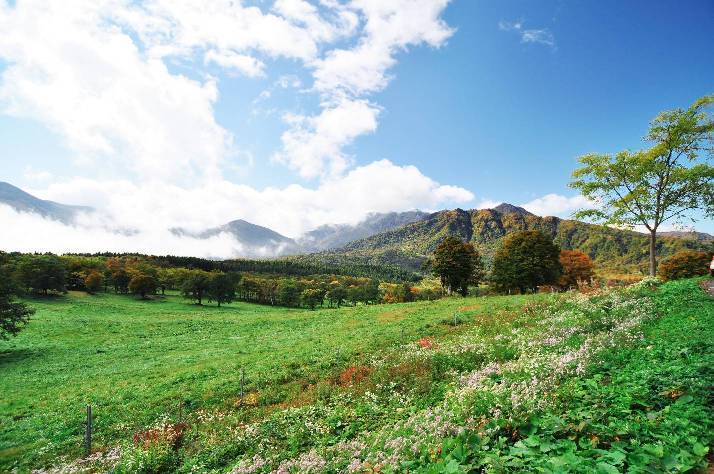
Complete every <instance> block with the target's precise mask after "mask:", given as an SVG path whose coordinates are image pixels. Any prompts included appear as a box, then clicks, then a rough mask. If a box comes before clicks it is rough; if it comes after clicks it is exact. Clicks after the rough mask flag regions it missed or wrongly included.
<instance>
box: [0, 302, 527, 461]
mask: <svg viewBox="0 0 714 474" xmlns="http://www.w3.org/2000/svg"><path fill="white" fill-rule="evenodd" d="M524 299H526V297H524V298H490V299H487V300H482V299H479V300H478V301H475V300H470V301H463V300H460V299H449V300H442V301H438V302H420V303H414V304H409V305H381V306H359V307H356V308H341V309H323V310H318V311H303V310H291V309H285V308H275V307H267V306H258V305H251V304H245V303H236V304H231V305H227V306H224V307H222V308H216V307H212V306H206V307H197V306H194V305H190V304H188V303H187V302H185V301H184V300H181V299H180V298H178V297H176V296H169V297H167V298H165V299H159V300H155V301H141V300H136V299H134V298H132V297H128V296H116V295H111V294H100V295H95V296H89V295H85V294H83V293H70V294H69V295H67V296H65V297H57V298H54V299H48V300H43V299H35V300H30V301H28V303H29V304H30V305H31V306H33V307H35V308H36V309H37V314H36V315H35V316H34V318H33V319H32V321H31V322H30V325H29V326H28V327H27V329H26V330H25V331H23V332H22V333H21V334H20V335H19V336H18V337H17V338H14V339H12V340H10V341H7V342H2V341H0V385H1V387H0V389H1V391H2V397H0V471H6V470H9V469H11V468H13V467H17V468H19V469H20V471H24V470H27V469H28V468H29V467H37V466H42V465H47V464H54V463H56V462H57V456H59V455H60V454H61V455H66V456H67V457H68V458H69V459H72V458H74V457H77V456H79V455H81V453H82V450H81V446H82V434H83V429H84V428H83V420H84V418H83V417H84V409H85V404H87V403H91V404H92V406H93V409H94V413H95V420H94V428H95V446H97V447H98V448H99V449H101V448H102V447H106V446H112V445H113V444H118V443H121V442H125V441H127V440H129V441H131V438H132V436H133V434H135V433H136V432H139V431H141V430H142V429H144V428H145V427H146V426H149V425H151V424H152V423H154V422H156V420H157V419H160V418H161V417H162V416H177V415H178V407H179V404H182V406H183V408H182V410H183V412H185V413H186V414H187V415H190V414H192V413H197V412H198V411H199V410H214V411H218V410H232V411H236V412H238V413H240V416H241V417H260V416H263V415H262V413H264V412H268V411H270V410H273V409H274V407H275V406H276V405H277V404H280V403H286V402H287V401H289V400H294V399H297V398H299V397H301V396H303V395H304V391H305V387H308V386H311V385H314V384H315V383H316V382H318V381H319V380H322V379H325V378H327V377H330V376H334V374H339V372H340V371H341V370H343V369H344V368H345V367H347V366H348V365H350V364H351V363H352V362H350V361H354V360H358V359H360V358H367V357H369V356H370V355H371V354H373V353H376V352H378V351H381V350H384V349H385V348H389V347H393V346H395V345H398V344H400V343H402V342H403V341H408V340H416V339H418V338H421V337H427V336H443V335H446V334H449V333H452V332H455V331H459V330H460V327H458V326H457V327H452V326H449V325H447V324H443V323H442V320H444V319H447V320H449V319H451V318H452V316H453V313H454V312H457V311H460V312H462V313H464V315H466V317H473V316H474V315H476V314H482V315H483V314H490V313H493V312H495V311H498V310H501V309H504V308H516V307H518V306H519V305H520V304H521V303H522V301H524ZM465 306H466V307H468V306H473V307H472V308H469V309H463V310H462V309H460V308H463V307H465ZM241 368H244V369H245V382H246V386H245V390H246V392H249V393H251V394H252V396H253V397H254V399H252V400H253V401H252V402H251V403H252V405H255V406H252V407H251V409H250V410H245V409H241V410H236V409H235V404H236V402H237V400H238V394H239V387H240V380H239V378H240V375H239V374H240V369H241Z"/></svg>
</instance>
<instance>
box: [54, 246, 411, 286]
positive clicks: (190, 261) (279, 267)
mask: <svg viewBox="0 0 714 474" xmlns="http://www.w3.org/2000/svg"><path fill="white" fill-rule="evenodd" d="M68 256H77V257H100V258H111V257H115V258H120V257H121V258H125V257H126V258H128V257H136V258H141V259H144V260H146V261H149V262H152V263H153V264H155V265H157V266H159V267H181V268H189V269H199V270H204V271H207V272H211V271H220V272H250V273H267V274H275V275H287V276H300V277H303V276H310V275H328V274H329V275H342V276H352V277H365V278H375V279H377V280H380V281H391V282H404V281H410V282H418V281H419V280H420V279H421V275H419V274H417V273H415V272H411V271H408V270H404V269H403V268H400V267H398V266H396V265H374V264H370V263H364V262H359V261H353V260H350V259H342V260H335V259H331V260H329V261H326V260H324V259H320V258H315V257H313V256H311V255H299V256H292V257H282V258H278V259H266V260H251V259H229V260H210V259H205V258H199V257H181V256H176V255H163V256H156V255H142V254H136V253H113V252H102V253H93V254H87V253H77V254H68Z"/></svg>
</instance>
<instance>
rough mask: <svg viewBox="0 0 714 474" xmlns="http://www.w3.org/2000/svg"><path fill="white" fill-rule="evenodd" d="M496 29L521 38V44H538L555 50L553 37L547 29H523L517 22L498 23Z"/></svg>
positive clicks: (520, 21)
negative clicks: (509, 32)
mask: <svg viewBox="0 0 714 474" xmlns="http://www.w3.org/2000/svg"><path fill="white" fill-rule="evenodd" d="M498 29H499V30H501V31H512V32H514V33H517V34H518V35H519V36H520V37H521V42H522V43H538V44H543V45H546V46H549V47H550V48H551V49H555V47H556V45H555V36H553V33H551V31H550V30H549V29H548V28H540V29H534V28H525V25H524V22H523V21H522V20H519V21H499V22H498Z"/></svg>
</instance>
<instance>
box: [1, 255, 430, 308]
mask: <svg viewBox="0 0 714 474" xmlns="http://www.w3.org/2000/svg"><path fill="white" fill-rule="evenodd" d="M2 255H4V258H5V261H6V263H7V265H6V267H7V271H8V274H9V275H10V279H11V280H12V281H13V282H14V284H16V285H17V287H18V289H22V290H23V291H24V292H27V293H34V294H45V295H47V294H49V293H52V292H54V293H64V292H66V291H67V290H77V291H86V292H88V293H96V292H100V291H105V292H106V291H112V290H113V291H114V292H115V293H117V294H134V295H137V296H139V297H141V298H147V297H149V296H150V295H154V294H156V293H158V292H160V293H161V294H165V292H166V290H175V291H180V292H181V294H182V295H183V296H184V297H185V298H187V299H190V300H192V301H194V302H195V303H197V304H203V303H204V301H207V302H209V303H213V302H215V303H216V304H217V305H218V306H220V305H221V304H225V303H230V302H232V301H236V300H240V301H247V302H254V303H260V304H270V305H280V306H288V307H307V308H312V309H314V308H315V307H317V306H324V305H325V304H327V305H329V306H337V307H338V306H342V305H344V304H351V305H356V304H358V303H363V304H377V303H383V302H401V301H414V300H417V299H435V298H438V297H440V296H441V292H440V291H435V290H433V289H431V288H424V289H416V288H413V287H412V284H411V283H409V282H408V281H404V282H402V283H386V282H382V281H380V280H379V279H377V278H367V277H354V276H340V275H334V274H332V275H311V276H302V277H296V276H291V275H276V274H252V273H238V272H236V271H221V270H219V268H224V269H226V268H233V267H231V266H230V265H223V266H221V265H220V264H222V263H225V262H210V261H204V260H202V259H195V258H188V257H187V258H184V257H151V256H141V255H110V256H101V255H68V256H56V255H52V254H44V255H40V254H20V253H14V254H2ZM208 262H210V264H208ZM176 263H184V264H191V265H200V266H201V267H203V268H196V267H193V268H185V267H174V266H170V264H176ZM275 268H280V266H279V265H278V266H276V267H275Z"/></svg>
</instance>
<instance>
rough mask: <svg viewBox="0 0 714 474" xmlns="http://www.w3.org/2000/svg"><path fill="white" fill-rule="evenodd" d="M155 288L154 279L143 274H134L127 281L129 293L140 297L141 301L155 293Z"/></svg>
mask: <svg viewBox="0 0 714 474" xmlns="http://www.w3.org/2000/svg"><path fill="white" fill-rule="evenodd" d="M157 287H158V285H157V283H156V278H154V277H153V276H151V275H146V274H144V273H135V274H134V276H133V277H132V278H131V280H130V281H129V291H131V292H132V293H133V294H135V295H139V296H141V298H142V299H144V298H146V295H149V294H151V295H153V294H154V293H156V288H157Z"/></svg>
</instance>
